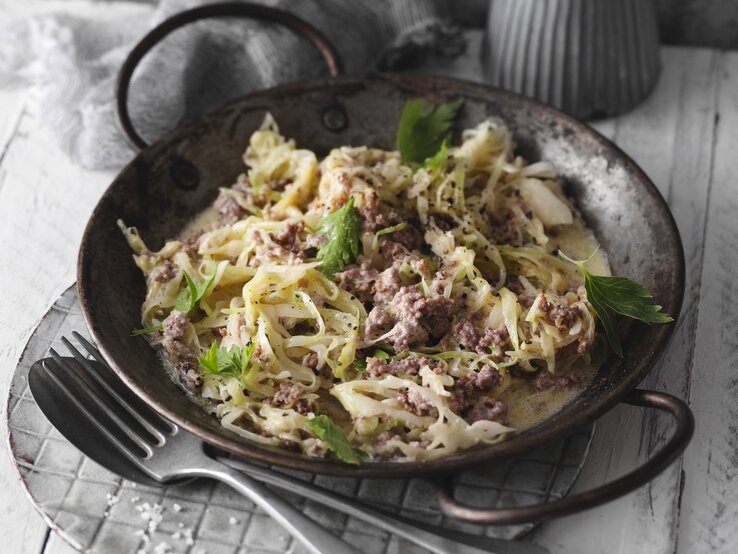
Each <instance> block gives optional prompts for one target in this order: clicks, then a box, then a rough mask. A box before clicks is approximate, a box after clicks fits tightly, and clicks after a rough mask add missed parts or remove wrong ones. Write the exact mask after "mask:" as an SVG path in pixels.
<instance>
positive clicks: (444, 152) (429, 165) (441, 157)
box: [423, 140, 448, 169]
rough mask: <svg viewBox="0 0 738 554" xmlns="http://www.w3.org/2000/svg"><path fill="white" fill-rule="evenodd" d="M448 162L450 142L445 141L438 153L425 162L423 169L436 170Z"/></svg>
mask: <svg viewBox="0 0 738 554" xmlns="http://www.w3.org/2000/svg"><path fill="white" fill-rule="evenodd" d="M447 160H448V140H444V141H443V144H441V148H439V150H438V152H436V153H435V154H433V156H431V157H430V158H426V159H425V162H423V167H424V168H426V169H436V168H438V167H441V166H442V165H443V164H445V163H446V161H447Z"/></svg>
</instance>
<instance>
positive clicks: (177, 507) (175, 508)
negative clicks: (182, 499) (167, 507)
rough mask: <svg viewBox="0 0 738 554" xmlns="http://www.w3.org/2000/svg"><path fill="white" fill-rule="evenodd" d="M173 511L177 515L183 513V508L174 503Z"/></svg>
mask: <svg viewBox="0 0 738 554" xmlns="http://www.w3.org/2000/svg"><path fill="white" fill-rule="evenodd" d="M172 510H174V511H175V512H177V513H179V512H181V511H182V506H180V505H179V504H177V503H176V502H175V503H174V504H173V505H172Z"/></svg>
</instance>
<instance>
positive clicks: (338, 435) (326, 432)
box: [307, 415, 367, 465]
mask: <svg viewBox="0 0 738 554" xmlns="http://www.w3.org/2000/svg"><path fill="white" fill-rule="evenodd" d="M307 423H308V425H309V426H310V429H312V430H313V433H315V435H316V436H317V437H318V438H319V439H320V440H322V441H323V442H324V443H325V444H326V446H327V447H328V448H329V449H330V450H332V451H333V453H334V454H335V455H336V458H338V459H339V460H341V461H342V462H345V463H347V464H354V465H358V464H359V462H361V460H363V459H364V458H366V456H367V454H366V452H364V451H363V450H359V449H358V448H354V447H353V446H351V445H350V444H349V441H348V439H347V438H346V435H344V434H343V433H342V432H341V430H340V429H339V428H338V426H337V425H336V424H335V423H333V420H331V418H329V417H328V416H326V415H319V416H315V417H314V418H313V419H309V420H308V422H307Z"/></svg>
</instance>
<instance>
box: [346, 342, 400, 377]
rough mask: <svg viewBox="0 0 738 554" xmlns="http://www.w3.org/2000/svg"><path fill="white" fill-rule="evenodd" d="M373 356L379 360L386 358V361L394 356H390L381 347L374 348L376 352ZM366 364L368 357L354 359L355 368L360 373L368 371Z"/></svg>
mask: <svg viewBox="0 0 738 554" xmlns="http://www.w3.org/2000/svg"><path fill="white" fill-rule="evenodd" d="M371 357H372V358H376V359H377V360H384V363H387V360H389V359H390V358H391V357H392V356H390V355H389V354H388V353H387V352H385V351H384V350H380V349H379V348H377V349H375V350H374V354H372V355H371ZM366 366H367V361H366V358H356V359H355V360H354V369H355V370H356V371H358V372H359V373H364V372H365V371H366Z"/></svg>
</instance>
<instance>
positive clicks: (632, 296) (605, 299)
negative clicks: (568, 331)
mask: <svg viewBox="0 0 738 554" xmlns="http://www.w3.org/2000/svg"><path fill="white" fill-rule="evenodd" d="M559 256H561V257H562V258H563V259H565V260H567V261H569V262H571V263H573V264H574V265H576V266H577V269H579V272H580V273H581V274H582V276H583V277H584V288H585V290H586V291H587V300H589V303H590V304H592V307H593V308H594V309H595V312H597V318H598V319H599V320H600V322H602V326H603V327H604V328H605V333H606V334H607V340H608V342H609V343H610V347H611V348H612V349H613V351H614V352H615V353H616V354H617V355H618V356H620V357H621V358H622V357H623V347H622V345H621V344H620V334H619V333H618V328H617V325H616V322H615V318H616V317H617V314H620V315H624V316H626V317H630V318H632V319H637V320H639V321H643V322H645V323H669V322H671V321H674V319H673V318H672V317H671V316H670V315H669V314H667V313H665V312H662V311H661V306H659V305H658V304H656V303H655V302H654V300H653V295H652V294H651V293H650V292H649V291H648V289H646V287H644V286H643V285H641V284H640V283H636V282H635V281H632V280H630V279H628V278H627V277H615V276H601V275H592V274H591V273H590V272H589V271H587V269H586V268H585V267H584V263H585V262H586V260H583V261H577V260H572V259H571V258H569V257H568V256H567V255H565V254H564V253H563V252H561V251H559Z"/></svg>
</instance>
